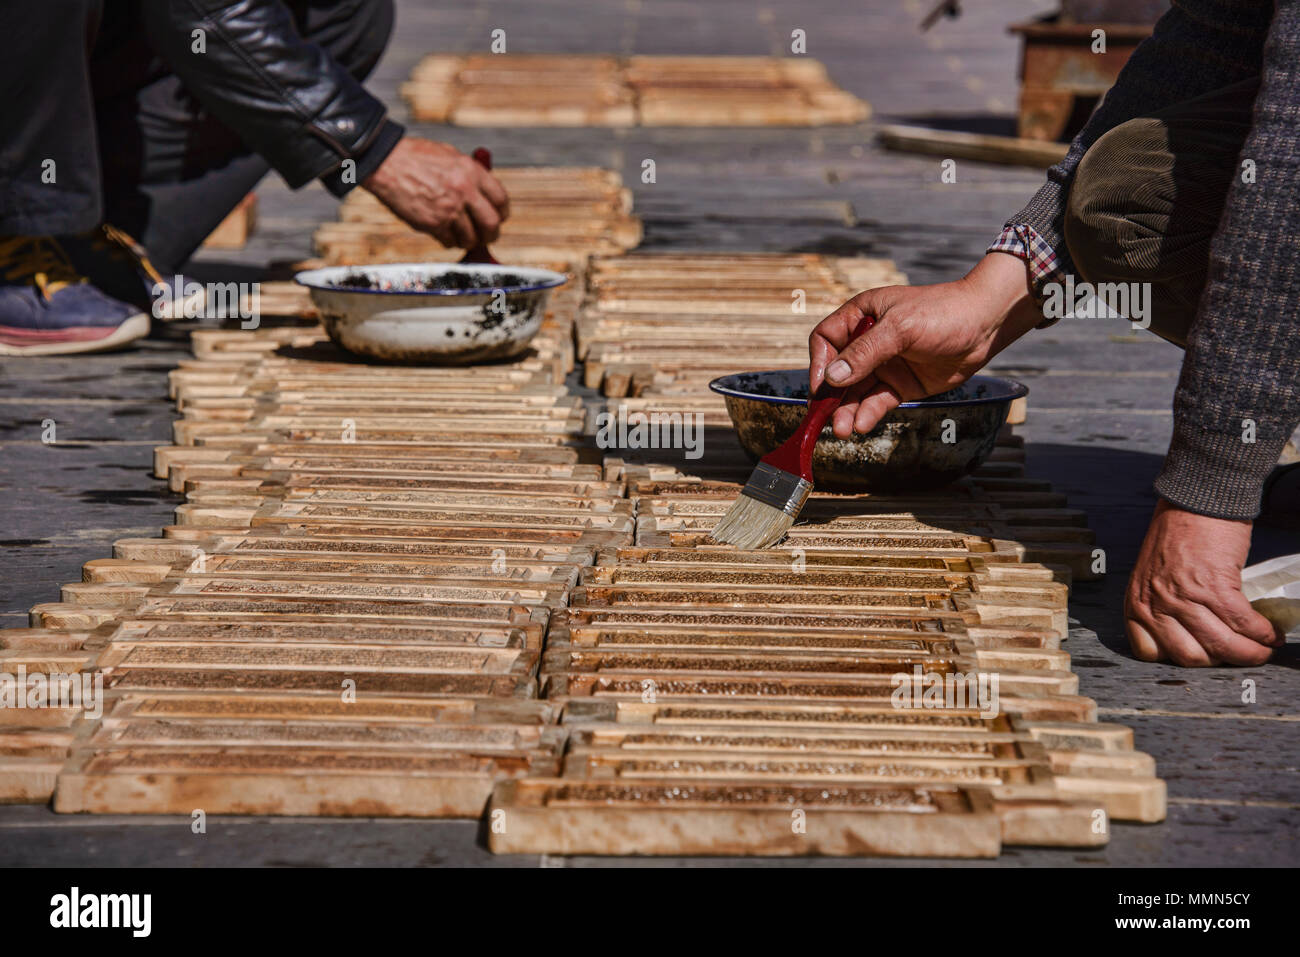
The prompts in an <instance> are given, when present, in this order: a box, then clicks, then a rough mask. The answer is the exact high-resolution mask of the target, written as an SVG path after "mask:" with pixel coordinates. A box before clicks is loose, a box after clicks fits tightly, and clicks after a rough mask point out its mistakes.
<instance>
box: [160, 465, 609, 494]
mask: <svg viewBox="0 0 1300 957" xmlns="http://www.w3.org/2000/svg"><path fill="white" fill-rule="evenodd" d="M203 471H204V470H203V468H202V467H198V468H194V469H187V468H186V467H184V466H181V467H180V468H179V469H176V468H173V470H172V475H173V476H174V477H176V479H177V481H178V482H179V483H180V487H179V488H177V489H175V491H181V490H192V489H194V488H196V484H195V479H193V478H191V476H193V475H195V474H198V475H202V474H203ZM178 473H179V474H178ZM283 478H284V481H286V482H289V483H292V484H293V486H295V487H298V486H304V485H310V486H312V487H314V488H318V489H325V488H335V489H340V490H349V489H358V490H363V491H365V490H376V491H382V490H384V489H412V488H414V489H421V488H429V489H437V490H438V491H439V492H441V493H444V494H451V493H455V492H460V493H462V494H465V495H470V494H474V493H477V494H479V495H490V494H492V493H499V494H501V495H514V496H533V497H535V498H546V497H566V498H569V497H581V498H585V499H606V500H609V499H615V493H617V492H618V491H620V490H621V486H620V484H619V483H615V482H594V481H588V480H585V479H563V478H545V477H533V476H528V475H516V476H512V477H510V478H506V479H502V478H489V477H487V476H485V475H479V474H475V473H472V472H464V471H462V470H445V471H437V470H434V469H427V470H417V469H406V470H402V471H397V472H388V473H386V474H381V473H380V472H379V471H377V470H375V471H360V470H331V471H327V472H314V471H308V470H303V471H298V472H292V473H288V474H286V475H284V477H283ZM253 481H254V482H256V483H257V484H258V485H259V486H260V481H259V480H258V479H256V478H254V479H253ZM209 487H211V486H209ZM615 500H616V499H615Z"/></svg>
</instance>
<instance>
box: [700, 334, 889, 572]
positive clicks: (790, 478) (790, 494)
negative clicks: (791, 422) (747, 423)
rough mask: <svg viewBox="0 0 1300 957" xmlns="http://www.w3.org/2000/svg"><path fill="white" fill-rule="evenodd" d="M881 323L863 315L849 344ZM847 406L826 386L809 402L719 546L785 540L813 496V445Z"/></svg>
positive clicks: (720, 532)
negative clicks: (796, 426)
mask: <svg viewBox="0 0 1300 957" xmlns="http://www.w3.org/2000/svg"><path fill="white" fill-rule="evenodd" d="M875 321H876V320H875V319H874V318H873V317H872V316H863V317H862V321H861V322H859V323H858V325H857V328H855V329H854V330H853V334H852V335H850V336H849V342H852V341H853V340H854V339H856V338H858V336H860V335H862V334H863V333H864V332H866V331H867V330H868V329H870V328H871V327H872V325H873V324H874V323H875ZM845 345H848V343H845ZM842 401H844V389H842V388H837V387H835V386H832V385H829V384H827V383H825V382H823V383H822V387H821V388H820V389H818V390H817V395H816V396H815V397H813V398H810V399H809V400H808V412H807V414H806V415H805V416H804V418H803V422H802V424H800V426H799V428H798V429H797V430H796V431H795V433H794V435H792V436H790V438H788V439H786V440H785V442H783V443H782V444H781V446H780V447H779V448H776V449H773V450H772V451H771V452H768V453H767V454H766V455H764V456H763V457H762V458H761V459H759V460H758V465H757V466H755V467H754V471H753V474H751V475H750V476H749V481H748V482H746V483H745V487H744V488H743V489H741V490H740V498H738V499H736V501H735V502H733V503H732V505H731V508H730V509H728V510H727V514H726V515H724V516H722V521H720V522H718V524H717V527H716V528H714V529H713V531H712V533H710V537H711V538H712V539H713V540H714V541H715V542H721V543H723V544H725V545H735V546H736V547H737V548H768V547H769V546H772V545H775V544H776V543H777V542H779V541H780V540H781V539H783V538H784V537H785V533H786V532H788V531H790V526H791V525H793V524H794V522H795V519H797V518H798V517H799V512H800V511H801V510H802V509H803V504H804V502H806V501H807V500H808V496H809V495H810V494H811V493H812V488H813V472H812V454H813V446H815V445H816V444H817V439H818V437H819V436H820V435H821V434H822V428H823V427H824V426H825V425H826V423H827V421H829V419H830V417H831V415H832V414H833V413H834V412H835V410H836V409H838V408H839V407H840V403H841V402H842Z"/></svg>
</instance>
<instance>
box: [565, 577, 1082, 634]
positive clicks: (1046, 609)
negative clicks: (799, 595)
mask: <svg viewBox="0 0 1300 957" xmlns="http://www.w3.org/2000/svg"><path fill="white" fill-rule="evenodd" d="M583 577H584V581H588V582H593V583H600V584H605V585H610V586H614V585H637V586H639V587H649V586H672V585H678V586H685V587H705V588H715V587H716V588H730V587H734V588H735V589H736V590H737V592H738V593H744V592H746V591H748V590H750V589H763V590H781V589H784V588H789V587H791V586H793V585H797V586H798V587H799V588H800V589H809V590H813V592H814V594H819V593H820V591H819V590H821V589H834V590H838V591H840V592H854V593H856V592H859V591H877V590H879V591H901V592H907V593H915V592H940V591H943V590H948V591H951V592H959V593H962V594H954V595H953V603H954V605H955V607H957V608H958V609H959V610H964V609H965V608H967V607H969V608H971V609H973V610H975V611H976V613H977V614H979V615H980V618H979V621H980V622H981V623H984V624H991V623H994V622H998V623H1003V624H1008V625H1012V626H1031V627H1032V626H1048V627H1052V628H1055V629H1057V631H1058V632H1059V633H1060V634H1061V635H1062V636H1064V634H1065V633H1066V632H1067V630H1068V626H1067V620H1066V599H1067V591H1066V589H1065V587H1064V586H1062V585H1057V584H1056V583H1053V582H1034V583H1032V584H1028V585H1025V584H981V583H980V582H979V581H977V580H974V579H973V578H972V577H970V576H963V575H954V574H949V575H937V574H931V573H927V572H923V571H915V570H911V569H906V570H898V569H891V570H888V571H862V570H854V571H851V572H826V571H817V570H813V571H809V570H807V567H806V565H802V566H799V567H798V568H797V569H795V568H789V567H787V568H785V569H783V570H781V571H750V570H737V569H735V568H726V567H725V566H724V567H722V568H720V569H719V568H708V567H702V566H698V565H696V566H687V567H685V568H681V569H669V568H666V567H665V566H651V567H646V566H633V567H631V568H615V569H601V568H596V569H591V570H589V571H587V572H586V573H584V576H583Z"/></svg>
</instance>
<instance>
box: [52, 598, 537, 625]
mask: <svg viewBox="0 0 1300 957" xmlns="http://www.w3.org/2000/svg"><path fill="white" fill-rule="evenodd" d="M43 607H44V606H40V605H37V606H35V608H33V612H34V613H35V612H36V610H37V609H41V608H43ZM69 610H77V611H84V612H85V613H86V615H87V616H93V613H95V612H96V609H93V608H90V609H83V608H82V606H80V605H69V606H62V607H57V608H55V609H53V611H55V612H62V613H66V614H68V615H69V617H71V611H69ZM124 611H126V610H124V609H113V610H105V611H103V612H100V616H101V620H100V621H97V622H96V627H98V625H99V624H101V623H103V622H105V621H112V620H114V619H118V618H123V617H130V618H133V619H145V620H155V619H173V620H178V621H183V620H188V621H224V622H229V621H259V620H265V619H267V618H277V617H285V618H291V619H294V620H298V621H302V622H304V623H305V622H323V623H335V622H338V621H339V620H343V621H358V622H363V623H368V624H370V623H375V622H391V623H393V624H402V625H407V626H411V627H437V626H443V625H477V624H481V623H493V624H509V625H511V626H524V625H527V624H530V623H534V622H537V623H541V622H545V620H546V616H547V611H546V609H545V608H541V607H537V606H534V607H526V606H522V605H513V606H512V605H508V604H504V603H502V604H485V603H481V602H480V603H473V604H471V603H463V602H461V603H454V602H423V601H383V600H378V599H372V600H363V599H347V598H322V597H292V596H290V597H264V596H234V597H205V596H200V595H192V596H166V597H147V598H145V599H143V600H142V601H141V602H140V603H139V604H137V605H135V606H134V607H132V608H130V609H129V615H128V614H124ZM47 627H48V626H47Z"/></svg>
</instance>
